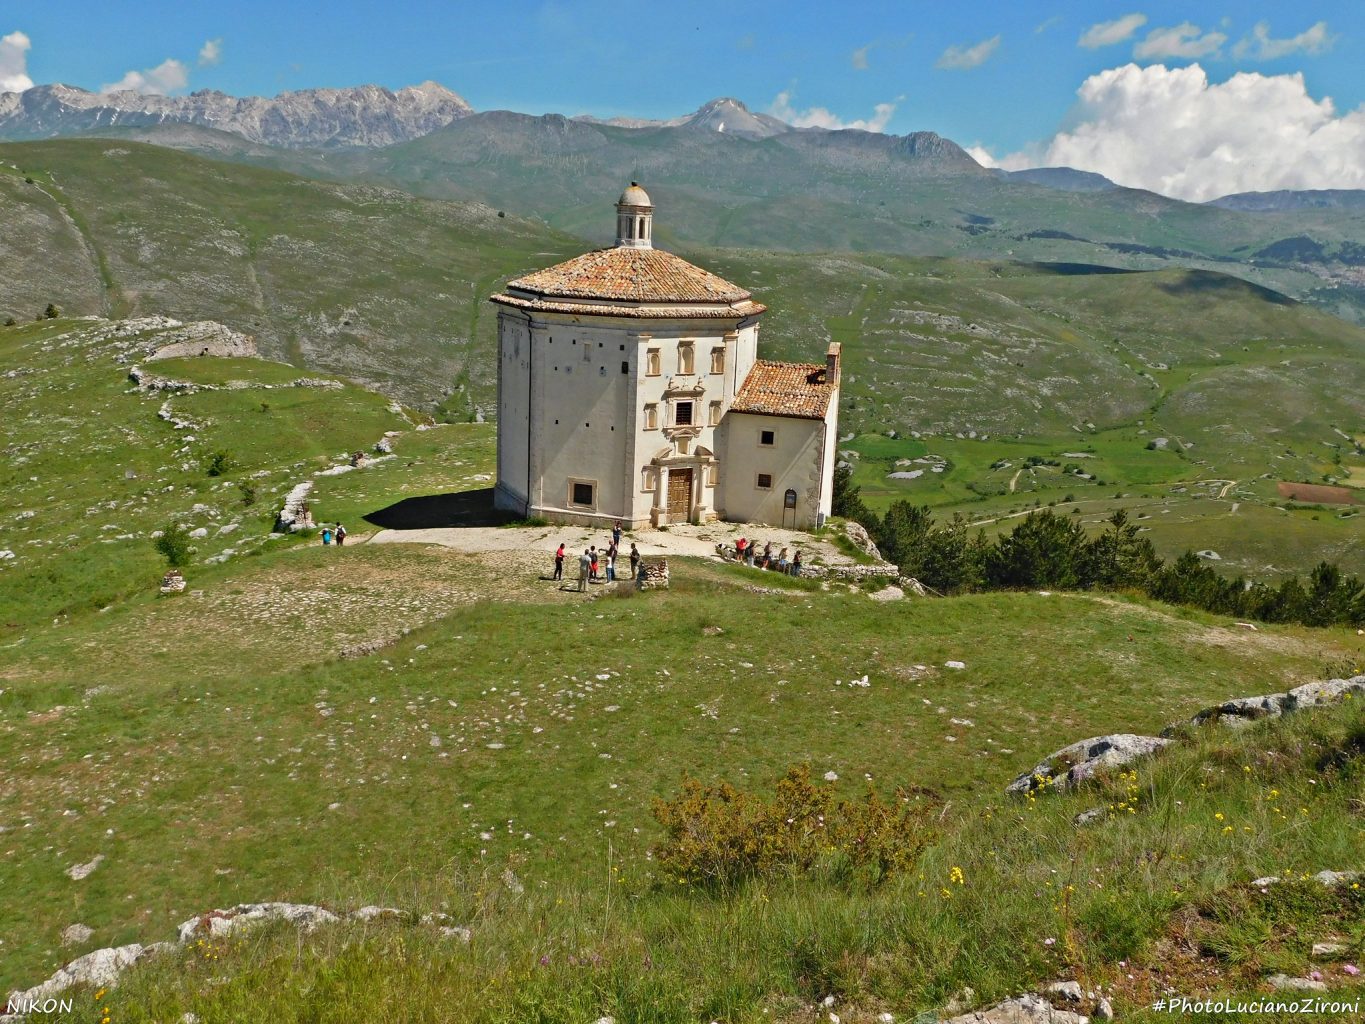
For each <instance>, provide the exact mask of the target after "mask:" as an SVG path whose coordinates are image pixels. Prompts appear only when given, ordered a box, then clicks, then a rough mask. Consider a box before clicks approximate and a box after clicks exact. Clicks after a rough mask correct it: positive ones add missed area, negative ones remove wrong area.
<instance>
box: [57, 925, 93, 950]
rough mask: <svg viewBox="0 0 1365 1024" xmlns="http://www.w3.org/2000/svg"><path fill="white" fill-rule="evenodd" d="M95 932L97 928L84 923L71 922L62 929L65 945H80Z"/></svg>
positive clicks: (63, 943)
mask: <svg viewBox="0 0 1365 1024" xmlns="http://www.w3.org/2000/svg"><path fill="white" fill-rule="evenodd" d="M94 934H95V929H93V928H91V927H89V926H88V925H83V924H69V925H67V926H66V927H65V928H63V929H62V945H63V946H79V945H80V944H81V943H82V942H87V941H89V939H90V936H92V935H94Z"/></svg>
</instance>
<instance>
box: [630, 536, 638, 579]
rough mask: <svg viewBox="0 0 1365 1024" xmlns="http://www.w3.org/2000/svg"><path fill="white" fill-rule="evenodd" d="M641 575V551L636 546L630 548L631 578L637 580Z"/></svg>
mask: <svg viewBox="0 0 1365 1024" xmlns="http://www.w3.org/2000/svg"><path fill="white" fill-rule="evenodd" d="M638 575H640V549H639V548H637V547H636V546H635V545H634V544H632V545H631V546H630V578H631V579H635V577H636V576H638Z"/></svg>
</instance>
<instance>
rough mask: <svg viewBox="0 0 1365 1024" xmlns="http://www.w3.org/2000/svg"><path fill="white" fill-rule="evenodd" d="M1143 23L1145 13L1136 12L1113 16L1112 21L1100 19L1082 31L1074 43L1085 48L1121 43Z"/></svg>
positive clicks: (1145, 18)
mask: <svg viewBox="0 0 1365 1024" xmlns="http://www.w3.org/2000/svg"><path fill="white" fill-rule="evenodd" d="M1145 24H1147V15H1145V14H1136V13H1135V14H1125V15H1124V16H1123V17H1122V18H1115V19H1114V20H1113V21H1101V22H1099V23H1098V24H1096V25H1091V26H1090V27H1089V28H1088V29H1086V30H1085V31H1084V32H1082V33H1081V38H1080V39H1079V40H1078V41H1077V44H1076V45H1078V46H1084V47H1085V48H1086V49H1087V50H1097V49H1099V48H1100V47H1101V46H1113V45H1114V44H1115V43H1121V42H1123V41H1124V40H1125V39H1129V38H1131V37H1132V35H1133V33H1134V32H1136V31H1137V30H1138V29H1140V28H1142V26H1143V25H1145Z"/></svg>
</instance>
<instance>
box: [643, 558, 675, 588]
mask: <svg viewBox="0 0 1365 1024" xmlns="http://www.w3.org/2000/svg"><path fill="white" fill-rule="evenodd" d="M635 585H636V587H638V588H639V589H640V590H667V589H668V559H667V558H659V559H652V560H651V559H646V560H645V561H643V562H641V563H640V571H639V573H638V574H637V575H636V577H635Z"/></svg>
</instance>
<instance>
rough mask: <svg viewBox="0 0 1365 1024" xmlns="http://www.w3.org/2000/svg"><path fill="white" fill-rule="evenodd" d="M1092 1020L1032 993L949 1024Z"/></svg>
mask: <svg viewBox="0 0 1365 1024" xmlns="http://www.w3.org/2000/svg"><path fill="white" fill-rule="evenodd" d="M1089 1021H1090V1018H1089V1017H1087V1016H1085V1015H1084V1014H1080V1013H1076V1012H1074V1011H1072V1010H1058V1009H1057V1008H1056V1007H1054V1006H1053V1005H1052V1004H1051V1003H1049V1002H1048V1001H1047V1000H1046V999H1044V998H1043V997H1042V996H1040V995H1035V994H1034V993H1032V992H1029V993H1026V994H1025V995H1022V996H1015V997H1014V998H1013V999H1006V1000H1005V1001H1004V1002H1003V1003H997V1004H996V1005H995V1006H992V1007H991V1008H990V1009H988V1010H973V1011H971V1012H970V1013H964V1014H962V1015H960V1016H957V1017H951V1018H949V1019H948V1020H947V1022H946V1024H1089Z"/></svg>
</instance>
